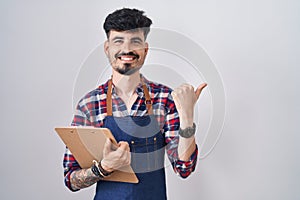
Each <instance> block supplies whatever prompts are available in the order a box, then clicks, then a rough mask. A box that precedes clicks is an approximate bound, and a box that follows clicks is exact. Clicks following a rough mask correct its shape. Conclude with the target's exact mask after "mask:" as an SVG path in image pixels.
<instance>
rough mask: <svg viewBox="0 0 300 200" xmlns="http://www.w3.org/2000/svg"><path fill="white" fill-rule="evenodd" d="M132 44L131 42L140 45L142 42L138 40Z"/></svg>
mask: <svg viewBox="0 0 300 200" xmlns="http://www.w3.org/2000/svg"><path fill="white" fill-rule="evenodd" d="M132 42H133V44H142V42H141V41H140V40H133V41H132Z"/></svg>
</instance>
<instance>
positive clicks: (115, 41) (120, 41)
mask: <svg viewBox="0 0 300 200" xmlns="http://www.w3.org/2000/svg"><path fill="white" fill-rule="evenodd" d="M122 42H123V40H114V43H115V44H121V43H122Z"/></svg>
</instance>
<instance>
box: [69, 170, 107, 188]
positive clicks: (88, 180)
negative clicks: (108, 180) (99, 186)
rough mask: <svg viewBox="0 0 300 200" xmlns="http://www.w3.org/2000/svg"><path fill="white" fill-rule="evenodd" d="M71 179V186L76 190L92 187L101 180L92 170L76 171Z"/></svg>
mask: <svg viewBox="0 0 300 200" xmlns="http://www.w3.org/2000/svg"><path fill="white" fill-rule="evenodd" d="M70 178H71V180H70V181H71V185H72V188H73V189H74V190H77V189H82V188H86V187H88V186H91V185H93V184H94V183H96V182H97V181H99V180H100V179H101V178H99V177H97V176H96V175H95V174H94V173H93V172H92V170H91V169H90V168H89V169H80V170H77V171H74V172H72V174H71V177H70Z"/></svg>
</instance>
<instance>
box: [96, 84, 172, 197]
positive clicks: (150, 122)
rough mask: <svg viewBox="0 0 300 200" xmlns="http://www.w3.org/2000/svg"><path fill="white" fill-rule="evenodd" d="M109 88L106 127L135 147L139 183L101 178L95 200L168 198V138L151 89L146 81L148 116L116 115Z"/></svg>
mask: <svg viewBox="0 0 300 200" xmlns="http://www.w3.org/2000/svg"><path fill="white" fill-rule="evenodd" d="M111 85H112V81H111V80H110V81H109V87H108V92H107V116H106V117H105V119H104V127H106V128H109V129H110V130H111V132H112V134H113V135H114V137H115V138H116V140H117V142H119V141H127V142H128V143H129V146H130V151H131V167H132V168H133V170H134V172H135V173H136V175H137V177H138V179H139V183H123V182H115V181H101V180H100V181H98V182H97V187H96V195H95V197H94V200H166V199H167V196H166V181H165V170H164V152H165V148H164V147H165V138H164V134H163V133H162V132H161V131H160V128H159V126H158V123H157V120H156V118H155V116H154V115H153V113H152V102H151V98H150V96H149V91H148V89H147V87H146V85H145V84H143V89H144V95H145V98H146V101H145V102H146V107H147V111H148V115H147V116H126V117H113V116H112V103H111V87H112V86H111Z"/></svg>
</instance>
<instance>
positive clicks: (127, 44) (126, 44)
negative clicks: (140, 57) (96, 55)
mask: <svg viewBox="0 0 300 200" xmlns="http://www.w3.org/2000/svg"><path fill="white" fill-rule="evenodd" d="M131 48H132V47H131V44H130V42H128V41H125V42H124V43H123V45H122V50H123V52H124V53H128V52H130V51H131V50H132V49H131Z"/></svg>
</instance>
